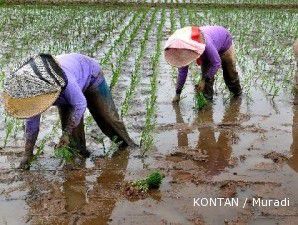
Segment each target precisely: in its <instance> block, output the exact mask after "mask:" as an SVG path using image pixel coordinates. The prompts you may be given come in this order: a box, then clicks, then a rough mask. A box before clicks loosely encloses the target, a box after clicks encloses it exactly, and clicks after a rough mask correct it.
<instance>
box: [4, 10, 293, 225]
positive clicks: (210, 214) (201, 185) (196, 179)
mask: <svg viewBox="0 0 298 225" xmlns="http://www.w3.org/2000/svg"><path fill="white" fill-rule="evenodd" d="M158 16H160V14H158ZM158 18H159V17H158ZM143 27H146V23H145V24H143ZM155 27H157V26H155ZM155 32H156V28H153V31H152V33H155ZM164 32H166V28H164ZM140 38H141V37H140V36H137V38H136V40H135V41H134V43H136V44H135V46H137V45H138V44H139V42H140ZM155 42H156V40H155V37H152V38H151V39H150V40H149V44H148V47H147V48H146V54H145V57H144V61H146V62H147V61H149V60H150V56H151V55H152V54H153V49H154V47H155ZM104 46H105V47H106V48H108V47H109V46H108V44H107V45H104ZM135 54H136V51H135V50H133V51H132V53H131V54H130V56H129V57H128V60H127V62H125V65H124V66H123V68H124V70H125V71H126V72H125V73H124V75H123V77H121V78H120V79H119V84H117V86H116V87H115V91H114V93H113V94H114V96H115V101H116V105H117V106H120V105H121V102H122V100H123V96H124V91H123V89H125V88H127V87H128V85H129V75H130V73H131V70H132V69H131V68H132V65H133V64H134V55H135ZM170 71H171V67H170V66H168V65H167V64H166V63H165V61H164V59H163V58H162V57H161V59H160V68H159V76H158V93H157V96H158V97H157V113H156V129H155V141H154V143H155V144H154V146H153V149H152V150H151V151H150V152H148V154H147V156H146V157H144V158H141V157H139V156H140V149H138V148H135V149H126V150H124V151H119V152H117V153H116V154H115V155H114V156H113V157H112V158H108V157H104V156H103V154H104V152H105V150H106V148H108V147H109V144H108V140H106V139H104V142H105V143H106V146H105V147H104V146H103V144H102V143H96V142H95V141H94V139H92V137H91V134H93V135H94V133H96V134H101V133H100V131H99V129H98V128H97V127H96V126H95V124H94V123H92V124H91V125H90V127H88V128H87V137H86V138H87V142H88V149H89V150H90V151H91V157H90V158H88V159H84V160H82V159H81V160H77V161H76V162H75V164H74V165H63V164H61V163H60V161H59V160H58V159H56V158H54V157H53V149H52V147H50V146H49V145H47V147H46V149H45V152H44V154H42V155H41V156H40V157H39V159H38V160H37V162H36V163H35V164H34V165H33V166H32V167H31V170H30V171H20V170H18V169H15V168H16V166H17V165H18V163H19V162H20V159H21V153H22V151H23V144H24V139H23V137H22V133H21V132H20V133H19V134H17V136H16V137H17V138H16V139H15V140H13V141H11V142H9V145H8V146H7V147H5V148H2V149H0V224H25V223H27V224H88V225H92V224H97V225H98V224H183V225H186V224H201V225H204V224H210V225H217V224H230V225H232V224H238V225H240V224H250V225H257V224H284V225H286V224H287V225H288V224H293V225H296V224H298V174H297V172H298V105H294V104H293V102H294V101H295V99H294V98H296V99H297V98H298V96H294V98H293V96H291V95H287V94H286V93H282V94H281V95H280V96H277V97H275V98H274V99H273V100H272V99H268V96H267V95H266V94H265V93H264V92H263V91H262V90H261V89H259V88H258V86H256V87H253V91H252V92H251V93H252V96H247V95H246V94H244V95H243V96H242V97H240V98H237V99H234V98H232V97H228V100H227V98H226V96H224V95H223V93H221V92H220V93H217V94H216V96H215V98H214V101H213V102H212V103H211V104H209V106H207V107H206V108H205V109H203V110H201V111H195V110H193V104H194V101H193V96H194V93H193V83H192V82H191V80H190V79H188V80H187V83H186V86H185V88H184V90H183V93H185V94H183V99H182V100H181V102H180V103H179V104H172V103H171V98H172V97H173V95H174V89H175V85H174V83H173V82H172V81H171V79H170V77H169V73H170ZM151 72H152V69H151V68H150V65H149V63H144V65H142V77H141V80H140V85H139V88H138V89H137V90H136V94H135V98H134V99H133V100H132V102H131V105H130V107H131V109H130V111H129V113H128V116H127V117H125V118H124V120H125V122H126V124H127V127H128V130H129V133H130V134H131V135H132V137H133V139H134V140H136V141H138V140H139V137H140V133H141V131H142V129H143V124H144V120H145V115H146V112H145V104H146V99H147V98H148V96H149V94H150V85H149V83H150V74H151ZM106 74H107V75H106V76H107V78H108V79H109V78H110V73H109V71H106ZM218 76H221V73H218ZM120 91H123V92H121V93H119V94H117V93H118V92H120ZM251 99H254V101H251ZM1 110H3V109H1V108H0V113H2V112H3V111H1ZM57 115H58V114H57V111H56V110H55V109H54V108H53V109H50V110H49V111H47V112H46V113H45V116H44V118H43V122H42V126H41V134H40V138H42V137H43V136H44V134H45V133H46V131H47V129H48V127H49V126H50V125H52V124H53V123H54V121H56V118H57ZM59 132H60V131H59ZM59 132H58V134H56V135H55V136H54V137H53V138H52V140H51V142H56V141H57V139H58V137H59ZM0 133H1V135H4V128H3V127H2V126H1V127H0ZM153 169H159V170H161V171H162V172H163V173H164V174H165V179H164V180H163V183H162V185H161V187H160V189H159V190H153V191H150V193H148V195H139V193H137V196H135V195H134V193H132V194H131V195H132V196H133V197H132V198H130V197H127V193H123V187H125V185H126V184H127V182H129V181H131V180H135V179H140V178H144V177H145V176H146V175H147V174H148V172H149V171H150V170H153ZM129 191H130V190H129ZM135 197H136V198H135ZM194 198H238V199H239V202H240V206H238V207H236V206H231V207H228V206H204V207H198V206H194ZM246 198H247V199H248V200H247V204H246V206H245V207H244V208H243V207H242V205H243V203H244V201H245V199H246ZM253 198H261V199H279V200H282V199H284V198H288V199H289V201H290V206H285V207H275V206H270V207H269V206H267V207H265V206H258V205H253V201H252V199H253Z"/></svg>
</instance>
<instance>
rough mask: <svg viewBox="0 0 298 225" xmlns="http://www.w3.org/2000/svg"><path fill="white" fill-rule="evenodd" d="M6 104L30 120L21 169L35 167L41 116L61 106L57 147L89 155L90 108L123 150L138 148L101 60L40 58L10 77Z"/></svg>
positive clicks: (67, 56) (13, 112) (15, 114)
mask: <svg viewBox="0 0 298 225" xmlns="http://www.w3.org/2000/svg"><path fill="white" fill-rule="evenodd" d="M3 96H4V105H5V109H6V111H7V112H8V113H9V114H10V115H11V116H13V117H16V118H22V119H27V120H26V145H25V153H24V157H23V160H22V162H21V165H20V167H21V168H26V169H28V168H29V163H30V161H31V160H32V158H33V149H34V145H35V143H36V140H37V136H38V133H39V126H40V117H41V113H42V112H44V111H45V110H47V109H48V108H49V107H50V106H52V105H55V106H58V109H59V114H60V118H61V125H62V137H61V138H60V142H59V144H58V145H57V146H58V147H63V146H67V145H70V146H71V147H72V148H75V149H77V150H79V153H80V154H81V155H83V156H88V155H89V152H88V151H87V150H86V142H85V133H84V117H83V116H84V112H85V110H86V108H87V107H88V109H89V111H90V113H91V114H92V116H93V118H94V120H95V121H96V123H97V124H98V126H99V127H100V128H101V130H102V132H103V133H104V134H106V135H107V136H108V137H109V138H111V139H113V140H115V141H116V142H121V143H122V145H123V146H127V145H129V146H133V145H134V143H133V141H132V140H131V139H130V137H129V135H128V133H127V132H126V129H125V125H124V123H123V122H122V120H121V119H120V117H119V115H118V112H117V109H116V107H115V104H114V102H113V99H112V95H111V92H110V90H109V88H108V87H107V84H106V82H105V78H104V76H103V73H102V71H101V68H100V66H99V65H98V63H97V61H96V60H95V59H92V58H90V57H88V56H85V55H81V54H77V53H71V54H65V55H59V56H56V57H55V58H54V57H53V56H51V55H47V54H40V55H37V56H35V57H32V58H30V59H29V60H28V61H27V62H25V63H24V64H23V65H22V66H20V67H19V68H18V69H17V70H16V71H15V72H14V73H12V74H10V75H9V76H8V77H6V80H5V84H4V94H3Z"/></svg>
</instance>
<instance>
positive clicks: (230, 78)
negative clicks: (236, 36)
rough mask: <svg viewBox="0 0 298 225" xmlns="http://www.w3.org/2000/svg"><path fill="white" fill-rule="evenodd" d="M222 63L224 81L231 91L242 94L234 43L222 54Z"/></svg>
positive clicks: (236, 94) (237, 94)
mask: <svg viewBox="0 0 298 225" xmlns="http://www.w3.org/2000/svg"><path fill="white" fill-rule="evenodd" d="M221 63H222V70H223V77H224V81H225V83H226V85H227V87H228V88H229V90H230V92H232V93H233V94H234V95H235V96H239V95H241V93H242V89H241V86H240V80H239V75H238V72H237V69H236V56H235V50H234V46H233V45H232V46H231V47H230V48H229V49H228V50H227V51H226V52H225V53H224V54H222V55H221Z"/></svg>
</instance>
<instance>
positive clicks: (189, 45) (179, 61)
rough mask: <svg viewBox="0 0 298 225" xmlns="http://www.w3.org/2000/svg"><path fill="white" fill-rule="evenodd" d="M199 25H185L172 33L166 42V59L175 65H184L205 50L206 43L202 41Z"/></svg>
mask: <svg viewBox="0 0 298 225" xmlns="http://www.w3.org/2000/svg"><path fill="white" fill-rule="evenodd" d="M200 40H201V33H200V30H199V27H191V26H188V27H184V28H181V29H178V30H176V31H175V32H174V34H172V35H171V36H170V37H169V39H168V40H167V41H166V44H165V48H164V50H165V52H164V56H165V59H166V61H167V62H168V63H169V64H170V65H172V66H175V67H178V68H179V67H183V66H187V65H189V64H190V63H191V62H193V61H195V60H196V59H198V58H199V57H200V56H201V55H202V54H203V52H204V50H205V44H204V43H201V42H200Z"/></svg>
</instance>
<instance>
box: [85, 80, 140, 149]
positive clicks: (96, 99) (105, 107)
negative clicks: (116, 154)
mask: <svg viewBox="0 0 298 225" xmlns="http://www.w3.org/2000/svg"><path fill="white" fill-rule="evenodd" d="M85 96H86V99H87V105H88V109H89V111H90V113H91V115H92V116H93V118H94V120H95V121H96V123H97V125H98V126H99V128H100V129H101V130H102V132H103V133H104V134H105V135H107V136H108V137H109V138H110V139H111V140H113V141H116V142H118V143H119V142H121V143H122V146H134V145H135V144H134V142H133V141H132V140H131V138H130V137H129V135H128V133H127V131H126V128H125V125H124V123H123V121H122V120H121V119H120V117H119V115H118V112H117V109H116V107H115V104H114V101H113V98H112V95H111V92H110V90H109V88H108V86H107V84H106V81H105V80H104V81H103V82H101V83H100V84H99V85H98V86H97V87H94V86H93V87H90V88H88V89H87V90H86V92H85Z"/></svg>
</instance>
